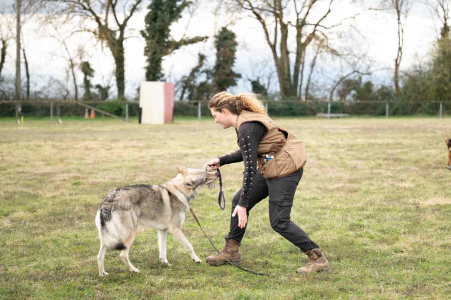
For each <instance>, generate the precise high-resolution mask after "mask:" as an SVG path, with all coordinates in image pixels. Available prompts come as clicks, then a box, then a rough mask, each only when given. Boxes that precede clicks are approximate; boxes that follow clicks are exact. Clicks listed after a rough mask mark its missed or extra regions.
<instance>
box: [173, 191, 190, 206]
mask: <svg viewBox="0 0 451 300" xmlns="http://www.w3.org/2000/svg"><path fill="white" fill-rule="evenodd" d="M176 189H177V188H176ZM177 191H179V192H180V193H182V195H183V196H185V198H186V201H188V203H189V200H190V198H189V197H188V196H186V195H185V193H184V192H182V191H181V190H179V189H177Z"/></svg>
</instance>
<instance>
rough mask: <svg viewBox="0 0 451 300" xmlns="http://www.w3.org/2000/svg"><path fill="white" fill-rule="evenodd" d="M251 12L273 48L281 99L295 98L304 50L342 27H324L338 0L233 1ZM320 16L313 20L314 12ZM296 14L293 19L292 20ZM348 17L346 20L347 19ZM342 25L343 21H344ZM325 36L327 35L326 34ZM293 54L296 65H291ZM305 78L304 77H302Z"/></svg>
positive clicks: (303, 61)
mask: <svg viewBox="0 0 451 300" xmlns="http://www.w3.org/2000/svg"><path fill="white" fill-rule="evenodd" d="M230 1H232V2H233V3H234V4H235V5H238V7H240V8H241V9H243V10H245V11H248V12H250V13H251V14H252V16H253V17H254V18H255V19H256V20H257V21H258V22H259V23H260V25H261V26H262V29H263V31H264V34H265V39H266V42H267V44H268V46H269V47H270V49H271V53H272V56H273V60H274V64H275V68H276V71H277V77H278V79H279V87H280V94H281V96H282V97H284V96H285V97H287V96H288V97H296V96H298V97H299V95H298V91H299V92H301V91H300V86H299V85H300V79H301V81H303V77H302V71H303V70H304V64H305V51H306V50H307V48H308V47H309V45H310V44H311V42H312V41H313V40H314V38H315V36H317V35H318V34H319V32H321V31H327V30H329V29H331V28H334V27H337V26H339V25H341V22H340V24H335V25H331V26H327V25H325V21H326V19H327V18H328V16H329V15H330V13H331V12H332V4H334V2H335V0H324V1H322V0H302V1H299V0H272V1H269V0H230ZM324 3H325V4H326V5H325V6H324V7H325V9H323V11H322V12H321V13H320V14H319V16H318V17H316V18H315V17H312V15H313V13H312V11H313V10H321V8H322V7H323V6H322V4H324ZM290 11H293V12H294V19H293V18H290V17H291V16H290ZM345 19H346V18H343V20H345ZM342 22H343V21H342ZM290 28H291V29H294V30H295V37H296V38H295V46H294V49H293V50H290V49H289V42H288V38H289V31H290ZM323 34H325V33H323ZM290 53H291V54H294V65H291V62H290ZM301 77H302V78H301Z"/></svg>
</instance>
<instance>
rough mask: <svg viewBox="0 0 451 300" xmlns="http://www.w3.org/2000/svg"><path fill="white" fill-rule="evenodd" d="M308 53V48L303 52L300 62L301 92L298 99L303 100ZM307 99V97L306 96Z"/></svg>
mask: <svg viewBox="0 0 451 300" xmlns="http://www.w3.org/2000/svg"><path fill="white" fill-rule="evenodd" d="M306 54H307V50H304V52H303V53H302V60H301V62H300V69H301V80H300V82H299V93H298V99H299V100H302V86H303V84H304V67H305V56H306ZM305 100H306V101H307V98H305Z"/></svg>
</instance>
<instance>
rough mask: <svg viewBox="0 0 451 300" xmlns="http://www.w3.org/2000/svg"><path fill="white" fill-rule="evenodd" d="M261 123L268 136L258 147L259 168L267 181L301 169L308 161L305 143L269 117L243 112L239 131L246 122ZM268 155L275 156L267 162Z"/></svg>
mask: <svg viewBox="0 0 451 300" xmlns="http://www.w3.org/2000/svg"><path fill="white" fill-rule="evenodd" d="M255 121H257V122H260V123H262V124H263V125H264V126H265V127H266V134H265V135H264V136H263V138H262V139H261V141H260V144H259V145H258V149H257V154H258V168H259V169H260V173H261V174H263V177H264V178H266V179H270V178H280V177H284V176H287V175H290V174H291V173H293V172H295V171H297V170H299V169H301V168H302V167H303V166H304V165H305V163H306V162H307V161H306V154H305V147H304V143H302V142H301V141H300V140H298V139H296V137H295V136H294V135H292V134H291V133H289V132H288V131H287V130H286V129H285V128H283V127H282V126H280V125H277V124H276V123H274V121H273V120H271V118H269V117H268V116H267V115H264V114H259V113H255V112H250V111H246V110H243V111H242V112H241V114H240V115H239V116H238V118H237V120H236V127H237V129H239V128H240V126H241V124H243V123H246V122H255ZM266 155H269V156H274V158H271V159H269V160H267V161H265V157H266Z"/></svg>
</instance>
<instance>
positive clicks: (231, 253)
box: [207, 239, 241, 266]
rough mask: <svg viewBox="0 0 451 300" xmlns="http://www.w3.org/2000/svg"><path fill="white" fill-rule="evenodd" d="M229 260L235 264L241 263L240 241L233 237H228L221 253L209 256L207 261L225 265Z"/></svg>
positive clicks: (212, 263)
mask: <svg viewBox="0 0 451 300" xmlns="http://www.w3.org/2000/svg"><path fill="white" fill-rule="evenodd" d="M227 261H228V262H230V263H232V264H234V265H239V264H240V263H241V252H240V243H238V242H237V241H235V240H232V239H226V242H225V246H224V249H222V251H221V253H216V254H215V255H212V256H209V257H207V263H208V264H210V265H213V266H220V265H223V264H225V263H226V262H227Z"/></svg>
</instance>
